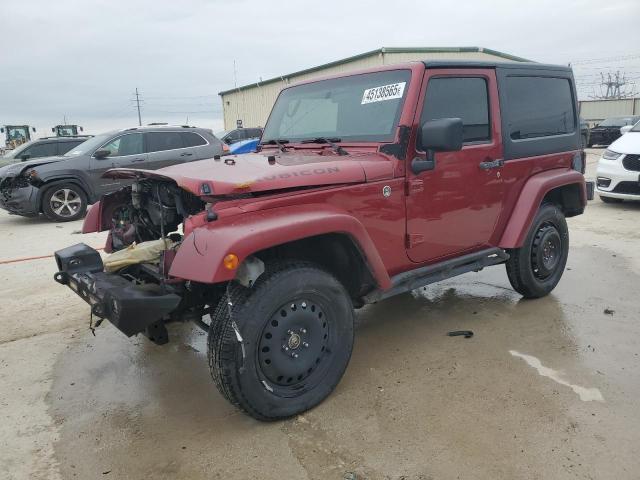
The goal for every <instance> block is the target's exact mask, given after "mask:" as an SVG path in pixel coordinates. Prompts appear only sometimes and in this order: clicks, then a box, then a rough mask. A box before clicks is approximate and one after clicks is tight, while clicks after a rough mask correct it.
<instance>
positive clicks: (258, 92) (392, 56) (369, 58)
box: [219, 47, 528, 130]
mask: <svg viewBox="0 0 640 480" xmlns="http://www.w3.org/2000/svg"><path fill="white" fill-rule="evenodd" d="M443 59H446V60H451V59H455V60H485V61H486V60H493V61H502V62H504V61H509V62H526V61H528V60H526V59H524V58H520V57H516V56H514V55H509V54H506V53H502V52H498V51H496V50H491V49H488V48H480V47H451V48H379V49H377V50H372V51H370V52H366V53H361V54H360V55H355V56H353V57H348V58H345V59H342V60H336V61H335V62H331V63H326V64H324V65H319V66H317V67H312V68H308V69H306V70H301V71H299V72H294V73H289V74H286V75H282V76H280V77H277V78H271V79H269V80H264V81H262V82H258V83H253V84H251V85H245V86H242V87H238V88H234V89H231V90H226V91H224V92H220V93H219V95H220V97H222V109H223V113H224V128H225V129H227V130H231V129H233V128H236V126H237V125H238V124H239V123H240V122H241V124H242V125H243V126H244V127H259V126H264V124H265V122H266V120H267V117H268V116H269V112H270V111H271V107H272V106H273V103H274V101H275V99H276V97H277V96H278V94H279V93H280V90H282V89H283V88H284V87H286V86H287V85H289V84H292V83H296V82H300V81H302V80H308V79H310V78H314V77H321V76H324V75H333V74H339V73H344V72H349V71H353V70H360V69H363V68H371V67H376V66H379V65H390V64H394V63H402V62H411V61H416V60H443Z"/></svg>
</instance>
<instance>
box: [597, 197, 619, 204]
mask: <svg viewBox="0 0 640 480" xmlns="http://www.w3.org/2000/svg"><path fill="white" fill-rule="evenodd" d="M598 196H599V197H600V200H602V201H603V202H604V203H622V199H621V198H613V197H605V196H604V195H598Z"/></svg>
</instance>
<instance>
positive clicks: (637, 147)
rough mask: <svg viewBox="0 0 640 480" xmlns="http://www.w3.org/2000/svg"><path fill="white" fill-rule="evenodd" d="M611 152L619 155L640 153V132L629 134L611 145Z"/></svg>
mask: <svg viewBox="0 0 640 480" xmlns="http://www.w3.org/2000/svg"><path fill="white" fill-rule="evenodd" d="M608 148H609V150H613V151H614V152H617V153H624V154H629V153H635V154H639V153H640V132H627V133H625V134H624V135H622V136H621V137H620V138H619V139H617V140H616V141H615V142H613V143H612V144H611V145H609V147H608Z"/></svg>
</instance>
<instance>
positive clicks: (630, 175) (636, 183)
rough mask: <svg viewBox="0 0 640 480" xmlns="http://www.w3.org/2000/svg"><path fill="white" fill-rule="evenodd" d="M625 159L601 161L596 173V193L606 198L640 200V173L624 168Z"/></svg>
mask: <svg viewBox="0 0 640 480" xmlns="http://www.w3.org/2000/svg"><path fill="white" fill-rule="evenodd" d="M623 158H624V157H621V158H618V159H617V160H604V159H600V161H599V162H598V169H597V173H596V177H597V178H596V192H597V193H598V195H602V196H604V197H611V198H619V199H621V200H640V172H637V171H633V170H627V169H626V168H624V166H623V165H622V160H623Z"/></svg>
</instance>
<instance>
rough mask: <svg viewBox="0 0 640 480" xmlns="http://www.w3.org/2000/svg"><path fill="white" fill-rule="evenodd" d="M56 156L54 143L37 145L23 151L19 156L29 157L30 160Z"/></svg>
mask: <svg viewBox="0 0 640 480" xmlns="http://www.w3.org/2000/svg"><path fill="white" fill-rule="evenodd" d="M57 154H58V150H57V149H56V144H55V143H38V144H36V145H32V146H31V147H29V148H27V149H26V150H24V151H23V152H22V153H21V154H20V155H19V156H23V155H29V157H30V158H38V157H52V156H54V155H57Z"/></svg>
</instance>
